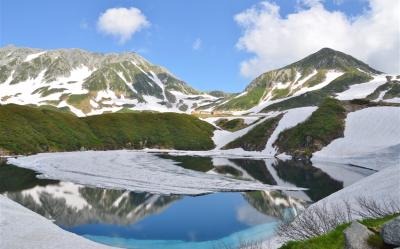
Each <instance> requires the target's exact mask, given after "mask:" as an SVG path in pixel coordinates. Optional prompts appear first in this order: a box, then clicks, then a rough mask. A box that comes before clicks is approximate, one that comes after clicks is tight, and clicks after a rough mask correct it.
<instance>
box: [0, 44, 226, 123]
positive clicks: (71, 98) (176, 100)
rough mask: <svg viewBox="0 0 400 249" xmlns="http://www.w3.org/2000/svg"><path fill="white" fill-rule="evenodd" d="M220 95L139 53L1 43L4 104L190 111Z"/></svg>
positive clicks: (90, 110)
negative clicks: (203, 89) (212, 93)
mask: <svg viewBox="0 0 400 249" xmlns="http://www.w3.org/2000/svg"><path fill="white" fill-rule="evenodd" d="M2 93H3V94H2ZM220 98H223V96H222V97H214V96H211V95H209V94H207V93H205V92H201V91H198V90H196V89H194V88H192V87H191V86H190V85H188V84H187V83H186V82H184V81H182V80H180V79H179V78H177V77H176V76H175V75H173V74H172V73H171V72H170V71H168V70H167V69H165V68H164V67H161V66H158V65H154V64H151V63H150V62H149V61H148V60H146V59H145V58H143V57H142V56H140V55H139V54H137V53H135V52H124V53H94V52H89V51H85V50H82V49H76V48H71V49H55V50H42V49H34V48H19V47H15V46H7V47H3V48H0V103H3V104H7V103H16V104H36V105H44V104H45V105H53V106H57V107H59V108H62V107H67V108H69V109H70V110H71V111H72V112H74V113H75V114H77V115H79V116H86V115H92V114H100V113H104V112H108V111H111V112H115V111H117V110H121V109H123V108H126V109H131V110H153V111H173V112H186V113H188V112H191V111H192V110H194V109H195V108H197V107H198V106H201V105H205V104H210V103H212V102H214V101H217V100H218V99H220Z"/></svg>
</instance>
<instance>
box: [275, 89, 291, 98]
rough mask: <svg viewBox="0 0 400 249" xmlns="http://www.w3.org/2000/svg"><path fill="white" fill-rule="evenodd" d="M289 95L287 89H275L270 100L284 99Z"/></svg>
mask: <svg viewBox="0 0 400 249" xmlns="http://www.w3.org/2000/svg"><path fill="white" fill-rule="evenodd" d="M289 93H290V89H289V88H283V89H275V90H274V91H272V96H273V97H272V100H274V99H280V98H284V97H286V96H288V95H289Z"/></svg>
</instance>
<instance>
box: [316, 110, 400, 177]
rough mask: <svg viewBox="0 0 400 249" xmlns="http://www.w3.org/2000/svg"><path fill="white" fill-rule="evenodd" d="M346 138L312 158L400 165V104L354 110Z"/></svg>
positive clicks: (376, 166)
mask: <svg viewBox="0 0 400 249" xmlns="http://www.w3.org/2000/svg"><path fill="white" fill-rule="evenodd" d="M345 122H346V123H345V130H344V137H343V138H338V139H336V140H334V141H332V142H331V143H330V144H329V145H328V146H326V147H324V148H323V149H322V150H320V151H318V152H316V153H314V155H313V157H312V160H313V162H316V161H330V162H338V163H344V164H354V165H357V166H362V167H367V168H371V169H376V170H379V169H382V168H385V167H388V166H392V165H397V166H399V165H400V107H371V108H365V109H362V110H360V111H356V112H351V113H349V114H348V115H347V118H346V121H345Z"/></svg>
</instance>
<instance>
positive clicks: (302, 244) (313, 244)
mask: <svg viewBox="0 0 400 249" xmlns="http://www.w3.org/2000/svg"><path fill="white" fill-rule="evenodd" d="M398 215H399V214H394V215H389V216H386V217H383V218H378V219H366V220H362V221H360V223H361V224H363V225H365V226H367V227H368V228H375V229H376V228H380V227H382V225H383V224H384V223H385V222H387V221H389V220H391V219H393V218H395V217H397V216H398ZM349 225H350V224H343V225H340V226H337V227H336V229H335V230H333V231H331V232H329V233H327V234H324V235H321V236H318V237H315V238H312V239H308V240H304V241H290V242H288V243H286V244H285V245H283V246H282V247H280V248H279V249H344V246H345V238H344V234H343V232H344V230H345V229H346V228H347V227H348V226H349ZM368 243H370V244H371V245H374V246H378V247H377V248H386V247H385V245H384V244H383V241H381V238H380V236H379V235H378V234H375V235H373V236H371V237H370V238H369V239H368Z"/></svg>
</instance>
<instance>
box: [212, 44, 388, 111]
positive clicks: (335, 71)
mask: <svg viewBox="0 0 400 249" xmlns="http://www.w3.org/2000/svg"><path fill="white" fill-rule="evenodd" d="M379 74H381V72H379V71H378V70H375V69H373V68H371V67H370V66H368V65H367V64H365V63H363V62H362V61H359V60H357V59H355V58H354V57H352V56H350V55H347V54H345V53H342V52H339V51H336V50H333V49H330V48H323V49H321V50H319V51H318V52H316V53H314V54H311V55H309V56H307V57H305V58H304V59H302V60H300V61H297V62H295V63H292V64H290V65H288V66H285V67H283V68H280V69H276V70H272V71H269V72H266V73H263V74H261V75H260V76H258V77H257V78H256V79H254V80H253V81H252V82H251V83H250V84H249V85H248V86H247V87H246V89H245V91H244V92H243V93H241V94H239V95H237V96H235V97H233V98H231V99H230V100H229V101H225V102H224V103H222V104H220V105H219V106H218V107H217V108H216V109H217V110H220V111H241V110H248V109H250V108H252V107H254V106H256V105H258V104H260V103H262V102H271V103H274V102H278V100H281V99H284V98H290V97H294V96H299V95H301V94H304V93H306V92H310V91H315V90H319V89H322V88H324V87H326V86H328V85H330V84H331V83H332V82H334V81H335V80H342V81H341V82H338V83H336V85H340V87H335V89H332V91H330V92H329V94H334V93H337V92H340V91H343V90H346V89H347V87H348V86H349V85H351V84H353V83H354V84H356V83H363V82H367V81H369V80H372V79H373V76H374V75H379ZM343 81H346V82H343ZM324 97H326V96H324ZM316 104H317V103H316Z"/></svg>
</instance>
